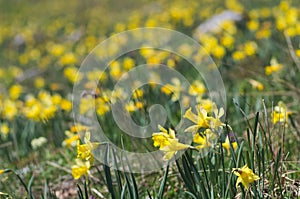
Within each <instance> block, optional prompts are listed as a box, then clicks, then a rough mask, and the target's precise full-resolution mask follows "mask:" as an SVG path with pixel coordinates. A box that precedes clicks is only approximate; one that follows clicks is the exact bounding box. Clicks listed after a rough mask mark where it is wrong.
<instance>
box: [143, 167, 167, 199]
mask: <svg viewBox="0 0 300 199" xmlns="http://www.w3.org/2000/svg"><path fill="white" fill-rule="evenodd" d="M168 173H169V164H168V165H167V167H166V171H165V174H164V177H163V179H162V181H161V183H160V186H159V190H158V193H157V198H158V199H162V198H163V193H164V189H165V186H166V182H167V178H168ZM147 191H148V190H147ZM148 195H149V192H148Z"/></svg>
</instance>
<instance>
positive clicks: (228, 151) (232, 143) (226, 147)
mask: <svg viewBox="0 0 300 199" xmlns="http://www.w3.org/2000/svg"><path fill="white" fill-rule="evenodd" d="M230 144H231V146H232V148H233V151H235V149H236V148H237V143H236V142H231V143H230V140H229V137H228V136H226V139H225V142H223V143H222V147H223V148H224V149H226V150H227V154H228V155H230Z"/></svg>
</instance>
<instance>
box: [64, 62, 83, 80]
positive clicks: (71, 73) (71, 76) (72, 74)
mask: <svg viewBox="0 0 300 199" xmlns="http://www.w3.org/2000/svg"><path fill="white" fill-rule="evenodd" d="M64 76H65V77H66V78H67V79H68V80H69V81H70V82H71V83H74V82H76V81H79V80H81V78H82V74H81V73H79V72H78V70H77V68H76V67H73V66H72V67H71V66H70V67H67V68H66V69H65V70H64Z"/></svg>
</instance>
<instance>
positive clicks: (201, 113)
mask: <svg viewBox="0 0 300 199" xmlns="http://www.w3.org/2000/svg"><path fill="white" fill-rule="evenodd" d="M196 108H197V115H196V114H194V113H193V112H192V108H189V109H188V110H187V111H186V112H185V114H184V115H183V117H184V118H187V119H188V120H190V121H192V122H193V123H195V124H194V125H192V126H190V127H188V128H186V129H185V132H192V133H194V132H197V131H198V129H199V128H209V120H208V118H209V117H208V116H207V111H206V110H205V109H204V108H202V107H200V106H197V107H196Z"/></svg>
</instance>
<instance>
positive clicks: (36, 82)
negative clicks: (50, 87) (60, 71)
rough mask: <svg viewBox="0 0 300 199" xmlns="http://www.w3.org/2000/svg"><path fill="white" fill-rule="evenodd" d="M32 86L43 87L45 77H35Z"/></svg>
mask: <svg viewBox="0 0 300 199" xmlns="http://www.w3.org/2000/svg"><path fill="white" fill-rule="evenodd" d="M34 86H35V87H36V88H43V87H44V86H45V79H44V78H42V77H37V78H36V79H35V80H34Z"/></svg>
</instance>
